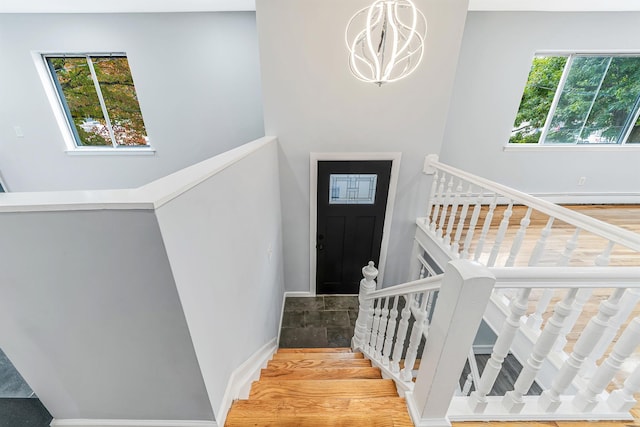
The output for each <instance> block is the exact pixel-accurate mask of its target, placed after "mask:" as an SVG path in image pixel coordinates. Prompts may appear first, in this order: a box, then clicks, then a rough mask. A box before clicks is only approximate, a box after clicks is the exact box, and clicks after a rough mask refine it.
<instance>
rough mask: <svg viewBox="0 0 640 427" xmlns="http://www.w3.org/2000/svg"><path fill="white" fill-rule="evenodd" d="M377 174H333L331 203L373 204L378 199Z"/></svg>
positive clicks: (330, 194)
mask: <svg viewBox="0 0 640 427" xmlns="http://www.w3.org/2000/svg"><path fill="white" fill-rule="evenodd" d="M377 182H378V175H376V174H331V175H330V177H329V204H330V205H372V204H374V203H375V199H376V184H377Z"/></svg>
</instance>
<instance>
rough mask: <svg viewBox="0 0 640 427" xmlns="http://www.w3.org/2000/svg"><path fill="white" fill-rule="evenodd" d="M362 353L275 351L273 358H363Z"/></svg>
mask: <svg viewBox="0 0 640 427" xmlns="http://www.w3.org/2000/svg"><path fill="white" fill-rule="evenodd" d="M363 358H364V356H363V355H362V353H276V354H274V355H273V360H291V359H363Z"/></svg>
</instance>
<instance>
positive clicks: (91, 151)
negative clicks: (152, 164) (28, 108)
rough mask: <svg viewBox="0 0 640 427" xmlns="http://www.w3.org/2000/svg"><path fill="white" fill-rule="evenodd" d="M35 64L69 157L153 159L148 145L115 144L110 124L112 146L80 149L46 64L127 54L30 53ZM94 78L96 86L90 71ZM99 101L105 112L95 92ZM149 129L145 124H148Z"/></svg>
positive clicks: (101, 99)
mask: <svg viewBox="0 0 640 427" xmlns="http://www.w3.org/2000/svg"><path fill="white" fill-rule="evenodd" d="M31 55H32V58H33V60H34V63H35V66H36V70H37V72H38V75H39V77H40V80H41V81H42V84H43V87H44V90H45V94H46V96H47V99H48V101H49V104H50V105H51V109H52V111H53V114H54V117H55V120H56V123H57V124H58V127H59V128H60V132H61V133H62V137H63V140H64V143H65V145H66V150H65V151H66V153H67V154H70V155H153V154H155V149H154V148H153V147H152V146H151V145H150V144H149V145H145V146H122V145H117V144H114V138H113V134H112V133H113V131H112V130H111V126H110V124H109V130H110V132H109V133H110V136H111V137H112V144H113V145H112V146H108V145H107V146H86V145H84V146H83V145H78V144H77V142H76V134H75V131H74V130H73V129H72V127H71V123H70V119H69V117H68V116H67V111H66V109H65V107H64V101H63V100H62V99H61V96H62V94H60V92H59V91H58V88H57V83H56V81H55V80H54V79H55V78H56V77H55V76H54V75H52V73H51V70H50V69H49V64H48V63H47V58H49V57H76V58H77V57H90V56H114V57H122V56H124V57H126V58H127V59H128V56H127V54H126V53H125V52H117V51H113V52H111V51H110V52H64V53H61V52H58V51H55V52H43V51H33V52H31ZM91 73H92V77H93V79H94V84H96V80H95V79H96V77H95V72H94V71H93V69H92V67H91ZM96 92H97V94H98V99H99V101H100V104H101V107H102V109H103V110H106V106H105V104H104V99H103V97H102V93H101V91H100V90H98V89H96ZM105 119H106V120H108V114H106V115H105ZM145 126H146V123H145Z"/></svg>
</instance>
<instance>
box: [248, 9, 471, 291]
mask: <svg viewBox="0 0 640 427" xmlns="http://www.w3.org/2000/svg"><path fill="white" fill-rule="evenodd" d="M369 3H370V2H369V1H368V0H358V1H348V2H346V1H342V0H306V1H299V0H258V1H257V4H256V8H257V19H258V35H259V37H258V39H259V43H260V58H261V67H262V85H263V92H264V109H265V129H266V133H267V134H268V135H277V136H278V139H279V141H280V149H281V151H280V180H281V193H282V212H283V224H284V227H283V228H284V261H285V266H284V268H285V283H286V288H287V290H290V291H308V290H309V257H310V254H309V225H310V224H309V197H310V196H309V153H310V152H363V151H364V152H372V151H373V152H375V151H381V152H396V151H400V152H402V162H401V170H400V175H399V181H398V193H397V195H396V200H395V211H394V212H393V223H392V228H391V237H390V242H389V256H388V260H387V269H386V272H385V277H384V282H385V283H386V284H395V283H400V282H404V281H405V280H406V279H407V277H408V274H407V272H406V271H405V269H406V268H407V267H408V262H409V253H410V250H411V244H412V239H413V233H414V230H415V228H414V227H415V225H414V223H415V218H416V216H417V214H418V212H420V211H421V210H423V209H424V208H425V204H426V196H427V192H428V188H427V187H428V185H427V184H425V182H424V177H423V176H422V173H421V170H422V164H423V160H424V156H425V155H426V154H428V153H438V152H440V145H441V138H442V135H443V132H444V124H445V120H446V114H447V108H448V104H449V99H450V96H451V87H452V84H453V78H454V75H455V66H456V62H457V55H458V49H459V45H460V42H461V38H462V32H463V27H464V21H465V17H466V13H467V2H466V1H462V0H455V1H452V0H419V1H417V2H416V4H417V5H418V7H419V8H420V9H421V10H422V11H423V12H424V13H425V15H426V16H427V17H428V18H427V19H428V20H429V34H428V36H427V41H426V52H425V57H424V59H423V61H424V62H423V63H422V64H421V65H420V67H419V68H418V69H417V70H416V72H415V73H414V74H412V75H411V76H410V77H409V78H407V79H405V80H403V81H399V82H396V83H393V84H389V85H385V86H382V87H380V88H379V87H377V86H375V85H373V84H366V83H363V82H360V81H358V80H357V79H356V78H355V77H353V76H352V75H351V73H350V71H349V66H348V59H347V58H348V55H347V49H346V46H345V42H344V29H345V27H346V24H347V22H348V21H349V19H350V17H351V16H352V15H353V13H355V12H356V11H357V10H358V9H359V8H362V7H364V6H366V5H367V4H369Z"/></svg>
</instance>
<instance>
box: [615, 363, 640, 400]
mask: <svg viewBox="0 0 640 427" xmlns="http://www.w3.org/2000/svg"><path fill="white" fill-rule="evenodd" d="M639 391H640V365H638V366H636V368H635V369H634V370H633V372H632V373H631V375H630V376H629V378H627V379H626V380H625V382H624V387H623V388H621V389H619V390H615V391H614V392H612V393H611V394H610V395H609V398H608V399H607V405H609V407H610V408H611V409H613V410H614V411H616V412H627V411H629V410H631V408H633V407H634V406H636V403H637V402H636V400H635V399H634V398H633V395H634V393H637V392H639Z"/></svg>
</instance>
